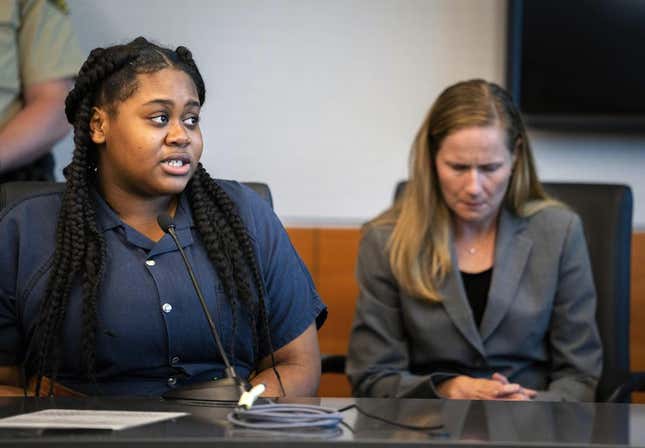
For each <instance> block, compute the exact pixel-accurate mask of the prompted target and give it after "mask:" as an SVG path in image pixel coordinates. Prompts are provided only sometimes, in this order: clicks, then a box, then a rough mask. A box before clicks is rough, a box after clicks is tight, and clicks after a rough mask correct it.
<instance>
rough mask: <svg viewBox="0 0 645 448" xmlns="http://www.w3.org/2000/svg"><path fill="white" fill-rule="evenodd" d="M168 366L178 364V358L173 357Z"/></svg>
mask: <svg viewBox="0 0 645 448" xmlns="http://www.w3.org/2000/svg"><path fill="white" fill-rule="evenodd" d="M170 364H173V365H174V364H179V356H173V357H172V358H170Z"/></svg>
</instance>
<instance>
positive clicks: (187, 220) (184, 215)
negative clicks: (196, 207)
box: [92, 189, 195, 232]
mask: <svg viewBox="0 0 645 448" xmlns="http://www.w3.org/2000/svg"><path fill="white" fill-rule="evenodd" d="M92 196H93V197H94V201H95V203H96V220H97V223H98V227H99V230H100V231H101V232H107V231H108V230H112V229H114V228H116V227H123V228H125V225H124V223H123V221H122V220H121V218H120V217H119V215H117V213H116V212H115V211H114V210H113V209H112V207H110V205H109V204H108V203H107V202H106V201H105V199H104V198H103V196H101V195H100V194H99V192H98V191H96V189H92ZM174 222H175V228H176V229H177V230H184V229H190V228H192V227H195V223H194V222H193V215H192V213H191V212H190V204H189V203H188V197H187V196H186V193H183V192H182V193H181V194H180V195H179V202H178V203H177V210H176V211H175V219H174Z"/></svg>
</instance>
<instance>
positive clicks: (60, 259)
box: [25, 37, 284, 395]
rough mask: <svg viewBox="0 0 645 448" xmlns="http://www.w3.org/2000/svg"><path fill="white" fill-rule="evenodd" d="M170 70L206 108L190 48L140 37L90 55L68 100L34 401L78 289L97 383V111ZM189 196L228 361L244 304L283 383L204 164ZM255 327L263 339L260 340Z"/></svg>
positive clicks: (239, 250)
mask: <svg viewBox="0 0 645 448" xmlns="http://www.w3.org/2000/svg"><path fill="white" fill-rule="evenodd" d="M167 67H173V68H176V69H179V70H182V71H184V72H185V73H186V74H188V75H189V76H190V77H191V79H192V80H193V82H194V84H195V87H196V89H197V94H198V97H199V101H200V104H204V100H205V95H206V89H205V86H204V81H203V79H202V77H201V74H200V73H199V70H198V68H197V66H196V64H195V62H194V60H193V58H192V54H191V52H190V51H189V50H188V49H187V48H185V47H178V48H177V49H176V50H175V51H172V50H170V49H167V48H163V47H159V46H157V45H155V44H152V43H150V42H148V41H147V40H145V39H144V38H142V37H139V38H137V39H135V40H134V41H132V42H130V43H128V44H126V45H117V46H113V47H109V48H105V49H103V48H97V49H95V50H93V51H92V52H91V53H90V55H89V56H88V58H87V60H86V61H85V63H84V64H83V66H82V67H81V69H80V71H79V74H78V78H77V79H76V82H75V85H74V89H73V90H72V91H71V92H70V93H69V95H68V97H67V100H66V103H65V113H66V115H67V119H68V121H69V122H70V123H71V124H72V125H73V127H74V145H75V149H74V153H73V157H72V161H71V163H70V164H69V165H68V166H67V167H66V168H65V177H66V188H65V192H64V193H63V197H62V203H61V210H60V215H59V217H58V223H57V230H56V249H55V252H54V259H53V266H52V270H51V274H50V276H49V282H48V285H47V289H46V294H45V298H44V300H43V303H42V306H41V308H40V314H39V318H38V321H37V323H36V329H35V332H34V336H33V338H32V343H31V344H30V350H28V354H27V359H26V361H25V364H26V368H27V371H28V372H31V373H35V374H36V375H37V383H36V395H39V394H40V384H41V380H42V377H43V376H50V377H52V379H55V378H56V374H57V370H58V366H59V364H60V359H61V356H62V350H63V349H62V347H63V343H64V341H62V326H63V325H62V324H63V322H64V320H65V315H66V311H67V306H68V301H69V297H70V294H71V291H72V288H73V287H74V286H77V285H78V284H79V283H80V286H81V287H82V294H83V306H82V330H81V331H82V351H81V367H82V370H83V373H84V374H85V375H86V377H87V378H88V379H89V380H90V381H92V382H94V383H95V382H96V377H95V372H96V332H97V324H98V323H97V302H98V297H99V288H100V285H101V280H102V277H103V273H104V269H105V259H106V244H105V240H104V239H103V236H102V234H101V232H100V231H99V229H98V227H97V223H96V212H95V210H96V208H95V207H96V204H95V203H94V200H93V199H92V195H91V193H90V192H91V189H92V188H93V183H94V177H95V168H96V163H97V154H96V148H95V146H94V143H93V142H92V140H91V136H90V118H91V114H92V108H93V107H95V106H107V107H108V110H109V108H110V107H113V106H114V105H115V104H116V103H117V102H120V101H124V100H125V99H127V98H128V97H129V96H130V95H132V94H133V93H134V91H135V90H136V88H137V79H136V77H137V75H138V74H141V73H152V72H156V71H159V70H161V69H163V68H167ZM187 192H188V198H189V202H190V206H191V209H192V212H193V215H194V219H195V222H196V224H197V229H198V232H199V234H200V237H201V238H202V240H203V242H204V245H205V247H206V250H207V253H208V256H209V258H210V260H211V262H212V263H213V266H214V267H215V270H216V272H217V274H218V276H219V277H220V279H221V281H222V284H223V287H224V291H225V294H226V296H227V298H228V300H229V302H230V305H231V309H232V314H233V315H232V319H233V327H232V332H233V336H232V339H231V341H232V342H231V347H230V349H229V350H230V355H231V357H232V358H234V354H235V352H234V341H235V333H236V326H237V310H238V307H239V302H241V303H242V304H243V309H244V310H245V311H246V313H247V314H248V316H249V320H250V322H251V328H252V332H253V340H254V349H255V353H256V358H257V357H259V356H260V355H261V354H262V353H267V352H268V353H270V354H271V358H272V361H273V369H274V372H275V373H276V375H277V376H278V380H279V382H280V378H279V375H278V372H277V370H276V369H275V360H273V346H272V343H271V337H270V330H269V324H268V318H267V313H266V308H265V303H264V294H265V291H264V288H263V282H262V281H261V277H260V275H259V271H258V266H257V260H256V258H255V254H254V252H253V249H252V246H251V241H250V239H249V236H248V234H247V230H246V228H245V226H244V223H243V222H242V220H241V218H240V216H239V213H238V211H237V207H236V205H235V204H234V203H233V201H232V200H231V199H230V198H229V197H228V195H227V194H226V193H225V192H224V190H223V189H222V188H221V187H220V186H219V185H218V184H217V183H216V182H215V181H214V180H213V179H212V178H211V177H210V176H209V175H208V173H207V172H206V170H205V169H204V168H203V167H202V166H201V164H200V165H199V167H198V169H197V171H196V172H195V174H194V175H193V178H192V179H191V181H190V182H189V184H188V187H187ZM256 297H257V299H256ZM258 323H259V325H261V332H262V333H263V334H262V335H261V336H264V337H263V338H260V337H259V336H260V335H258V331H257V326H258ZM260 340H263V341H265V346H264V347H260V343H259V341H260ZM33 347H38V349H37V350H33ZM257 361H259V359H256V362H257ZM232 362H234V361H232ZM280 386H281V387H282V384H281V382H280ZM283 393H284V390H283Z"/></svg>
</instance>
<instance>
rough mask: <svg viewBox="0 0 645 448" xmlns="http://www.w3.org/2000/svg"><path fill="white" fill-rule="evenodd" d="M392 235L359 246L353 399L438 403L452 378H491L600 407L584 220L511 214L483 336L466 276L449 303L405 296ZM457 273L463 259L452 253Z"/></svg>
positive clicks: (447, 297) (449, 290) (448, 292)
mask: <svg viewBox="0 0 645 448" xmlns="http://www.w3.org/2000/svg"><path fill="white" fill-rule="evenodd" d="M390 233H391V227H374V226H372V227H371V228H369V229H368V230H367V231H366V233H365V235H364V236H363V239H362V241H361V245H360V249H359V256H358V265H357V277H358V282H359V287H360V295H359V298H358V302H357V305H356V316H355V318H354V324H353V327H352V333H351V338H350V343H349V353H348V359H347V374H348V375H349V378H350V381H351V383H352V386H353V391H354V394H355V395H358V396H375V397H435V396H436V392H435V388H434V386H435V384H436V383H437V382H438V381H440V380H441V379H444V378H445V377H446V376H445V375H446V374H447V375H448V376H451V375H457V374H464V375H469V376H473V377H490V375H492V374H493V373H494V372H500V373H502V374H503V375H506V376H507V377H508V378H509V380H510V381H512V382H517V383H519V384H521V385H522V386H525V387H530V388H533V389H537V390H539V391H541V392H540V393H539V394H538V399H542V400H585V401H591V400H593V399H594V394H595V388H596V384H597V382H598V378H599V376H600V372H601V367H602V349H601V343H600V338H599V336H598V329H597V327H596V321H595V310H596V293H595V288H594V284H593V278H592V273H591V267H590V263H589V256H588V253H587V246H586V243H585V239H584V234H583V230H582V225H581V223H580V219H579V218H578V216H577V215H576V214H575V213H573V212H571V211H569V210H567V209H565V208H562V207H549V208H546V209H544V210H542V211H540V212H538V213H536V214H534V215H533V216H530V217H528V218H520V217H517V216H515V215H513V214H511V213H510V212H508V211H506V210H503V211H502V213H501V216H500V221H499V227H498V232H497V241H496V245H495V264H494V267H493V274H492V279H491V285H490V290H489V294H488V302H487V305H486V309H485V311H484V316H483V318H482V322H481V325H480V327H479V328H477V326H476V324H475V321H474V318H473V315H472V311H471V308H470V305H469V303H468V299H467V297H466V294H465V292H464V287H463V283H462V281H461V275H460V274H459V271H458V268H455V269H453V271H452V272H451V273H450V274H448V276H447V278H446V280H445V281H444V282H443V284H442V285H440V293H441V295H442V297H443V300H442V301H441V302H437V303H432V302H430V301H428V300H424V299H419V298H414V297H410V296H408V295H406V294H405V293H403V292H402V291H401V290H400V289H399V286H398V284H397V282H396V280H395V278H394V276H393V275H392V271H391V270H390V266H389V261H388V252H387V250H386V243H387V240H388V238H389V236H390ZM452 261H453V266H455V267H457V266H458V264H457V258H456V255H455V252H454V248H453V252H452Z"/></svg>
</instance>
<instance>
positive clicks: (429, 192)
mask: <svg viewBox="0 0 645 448" xmlns="http://www.w3.org/2000/svg"><path fill="white" fill-rule="evenodd" d="M472 126H500V127H501V128H502V129H503V130H504V131H505V134H506V142H507V146H508V148H509V151H511V153H512V154H515V155H516V160H515V164H514V167H513V171H512V173H511V177H510V180H509V185H508V188H507V190H506V195H505V198H504V206H505V207H506V208H507V209H508V210H510V211H511V212H512V213H515V214H516V215H518V216H530V215H532V214H534V213H537V212H538V211H540V210H542V209H543V208H545V207H548V206H551V205H556V204H559V203H558V202H557V201H555V200H553V199H550V198H549V197H548V196H547V195H546V194H545V192H544V189H543V188H542V185H541V184H540V181H539V180H538V177H537V173H536V170H535V162H534V160H533V155H532V153H531V148H530V145H529V140H528V138H527V135H526V130H525V127H524V123H523V121H522V118H521V116H520V113H519V111H518V110H517V108H516V107H515V105H514V104H513V100H512V98H511V97H510V95H509V94H508V93H507V92H506V91H505V90H504V89H502V88H501V87H500V86H498V85H496V84H493V83H489V82H487V81H483V80H480V79H475V80H470V81H464V82H460V83H457V84H455V85H453V86H451V87H448V88H447V89H446V90H444V91H443V92H442V93H441V95H439V97H438V98H437V100H436V101H435V102H434V104H433V106H432V107H431V108H430V111H429V112H428V114H427V116H426V118H425V120H424V121H423V124H422V125H421V128H420V129H419V131H418V132H417V135H416V137H415V139H414V142H413V145H412V150H411V152H410V159H409V170H410V174H409V180H408V183H407V185H406V188H405V190H404V192H403V194H402V195H401V197H400V198H399V199H398V200H397V201H396V202H395V203H394V205H393V206H392V207H391V208H390V209H388V210H386V211H385V212H384V213H382V214H381V215H380V216H378V217H376V218H375V219H374V220H373V221H371V222H370V223H368V226H372V225H376V226H378V225H392V226H393V229H392V233H391V235H390V239H389V241H388V249H389V261H390V267H391V269H392V272H393V274H394V276H395V277H396V279H397V281H398V283H399V286H400V287H401V288H402V289H403V290H404V291H405V292H406V293H408V294H411V295H413V296H416V297H421V298H425V299H428V300H431V301H440V300H441V297H440V295H439V293H438V285H440V284H441V282H442V281H443V280H444V279H445V277H446V275H447V274H448V273H449V272H450V270H451V269H452V263H451V256H450V244H451V239H452V230H451V212H450V210H449V208H448V206H447V205H446V203H445V201H444V199H443V196H442V193H441V189H440V186H439V181H438V178H437V172H436V166H435V159H436V155H437V152H438V151H439V148H440V146H441V143H442V141H443V140H444V139H445V138H446V136H448V135H449V134H451V133H453V132H455V131H457V130H459V129H463V128H466V127H472Z"/></svg>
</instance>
